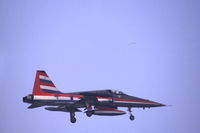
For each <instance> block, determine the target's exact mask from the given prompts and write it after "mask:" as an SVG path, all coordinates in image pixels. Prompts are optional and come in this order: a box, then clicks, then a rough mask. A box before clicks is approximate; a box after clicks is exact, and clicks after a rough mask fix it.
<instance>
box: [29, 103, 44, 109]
mask: <svg viewBox="0 0 200 133" xmlns="http://www.w3.org/2000/svg"><path fill="white" fill-rule="evenodd" d="M41 106H44V105H43V104H31V105H30V106H29V107H28V109H33V108H38V107H41Z"/></svg>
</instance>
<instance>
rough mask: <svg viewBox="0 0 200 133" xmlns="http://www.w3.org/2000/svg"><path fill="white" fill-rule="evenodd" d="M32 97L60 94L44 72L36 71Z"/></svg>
mask: <svg viewBox="0 0 200 133" xmlns="http://www.w3.org/2000/svg"><path fill="white" fill-rule="evenodd" d="M32 94H33V95H48V94H61V92H60V91H59V90H58V89H57V88H56V86H55V85H54V84H53V82H52V81H51V79H50V78H49V76H48V75H47V74H46V72H45V71H37V72H36V77H35V83H34V87H33V92H32Z"/></svg>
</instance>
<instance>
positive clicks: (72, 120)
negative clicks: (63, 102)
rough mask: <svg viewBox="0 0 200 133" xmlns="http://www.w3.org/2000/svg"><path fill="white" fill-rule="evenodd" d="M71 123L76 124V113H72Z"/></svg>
mask: <svg viewBox="0 0 200 133" xmlns="http://www.w3.org/2000/svg"><path fill="white" fill-rule="evenodd" d="M70 121H71V123H75V122H76V118H75V112H74V111H71V112H70Z"/></svg>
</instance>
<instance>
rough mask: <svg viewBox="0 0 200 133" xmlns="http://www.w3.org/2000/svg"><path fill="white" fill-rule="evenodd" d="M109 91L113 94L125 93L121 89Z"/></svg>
mask: <svg viewBox="0 0 200 133" xmlns="http://www.w3.org/2000/svg"><path fill="white" fill-rule="evenodd" d="M110 92H111V93H112V94H115V95H126V94H125V93H123V92H122V91H118V90H110Z"/></svg>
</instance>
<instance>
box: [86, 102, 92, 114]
mask: <svg viewBox="0 0 200 133" xmlns="http://www.w3.org/2000/svg"><path fill="white" fill-rule="evenodd" d="M85 113H86V115H87V116H88V117H91V116H92V106H91V105H89V104H87V103H86V112H85Z"/></svg>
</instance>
